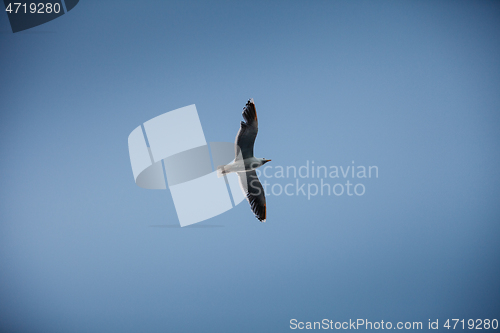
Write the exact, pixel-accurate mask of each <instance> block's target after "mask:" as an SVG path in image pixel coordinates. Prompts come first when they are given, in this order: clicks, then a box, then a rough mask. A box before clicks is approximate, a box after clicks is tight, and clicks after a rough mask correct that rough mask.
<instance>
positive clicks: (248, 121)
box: [235, 98, 259, 159]
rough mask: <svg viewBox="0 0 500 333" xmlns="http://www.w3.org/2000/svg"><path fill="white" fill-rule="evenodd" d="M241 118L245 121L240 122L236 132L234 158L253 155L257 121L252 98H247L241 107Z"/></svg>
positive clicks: (257, 127) (244, 157)
mask: <svg viewBox="0 0 500 333" xmlns="http://www.w3.org/2000/svg"><path fill="white" fill-rule="evenodd" d="M243 118H244V119H245V121H242V122H241V125H240V130H239V131H238V134H236V142H235V159H238V158H243V159H246V158H250V157H253V145H254V143H255V138H256V137H257V132H258V131H259V122H258V121H257V111H256V110H255V103H254V102H253V99H252V98H251V99H249V100H248V102H247V104H246V105H245V107H244V108H243ZM240 152H241V155H240Z"/></svg>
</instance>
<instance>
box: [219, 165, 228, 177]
mask: <svg viewBox="0 0 500 333" xmlns="http://www.w3.org/2000/svg"><path fill="white" fill-rule="evenodd" d="M224 167H225V165H219V166H218V167H217V177H218V178H220V177H222V176H223V175H225V174H226V173H228V172H227V171H226V169H224Z"/></svg>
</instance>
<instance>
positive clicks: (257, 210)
mask: <svg viewBox="0 0 500 333" xmlns="http://www.w3.org/2000/svg"><path fill="white" fill-rule="evenodd" d="M238 178H239V180H240V186H241V188H242V189H243V191H244V192H245V194H246V196H247V200H248V202H249V203H250V207H251V208H252V211H253V213H254V214H255V217H256V218H257V219H258V220H259V221H261V222H266V195H265V193H264V189H263V188H262V184H261V183H260V181H259V178H258V177H257V173H256V172H255V170H252V171H247V172H238Z"/></svg>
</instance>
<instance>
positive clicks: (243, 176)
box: [217, 98, 271, 222]
mask: <svg viewBox="0 0 500 333" xmlns="http://www.w3.org/2000/svg"><path fill="white" fill-rule="evenodd" d="M243 119H245V121H242V122H241V125H240V130H239V131H238V134H236V140H235V158H234V161H233V162H232V163H230V164H227V165H221V166H219V167H217V175H218V176H219V177H222V176H223V175H225V174H227V173H231V172H236V173H237V175H238V178H239V181H240V186H241V188H242V190H243V191H244V192H245V194H246V197H247V200H248V203H249V204H250V207H251V208H252V212H253V213H254V214H255V217H256V218H257V219H258V220H259V221H261V222H266V196H265V194H264V189H263V188H262V184H261V183H260V181H259V178H258V177H257V173H256V172H255V169H257V168H258V167H261V166H263V165H264V164H266V163H267V162H269V161H271V160H267V159H265V158H257V157H254V156H253V146H254V143H255V138H256V137H257V132H258V131H259V123H258V121H257V111H256V110H255V103H254V102H253V99H252V98H251V99H249V100H248V102H247V104H246V105H245V107H244V108H243Z"/></svg>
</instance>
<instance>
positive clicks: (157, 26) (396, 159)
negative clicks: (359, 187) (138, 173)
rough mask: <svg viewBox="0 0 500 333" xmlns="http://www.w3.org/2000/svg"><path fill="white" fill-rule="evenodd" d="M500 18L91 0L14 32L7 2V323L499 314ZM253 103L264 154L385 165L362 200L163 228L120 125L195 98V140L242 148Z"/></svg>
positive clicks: (451, 7)
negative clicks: (237, 141)
mask: <svg viewBox="0 0 500 333" xmlns="http://www.w3.org/2000/svg"><path fill="white" fill-rule="evenodd" d="M499 17H500V5H499V3H498V2H494V1H475V2H471V1H469V2H468V1H432V2H431V1H378V2H376V1H314V2H312V1H309V2H305V1H303V2H301V1H269V2H265V1H257V2H252V3H250V2H229V1H225V2H224V1H221V2H213V1H207V2H196V1H178V2H170V1H142V2H136V1H111V0H107V1H91V0H82V1H80V3H79V4H78V5H77V6H76V7H75V8H74V9H73V10H71V11H70V12H69V13H67V14H65V15H63V16H61V17H60V18H58V19H56V20H53V21H51V22H48V23H46V24H44V25H41V26H38V27H35V28H33V29H30V30H27V31H24V32H19V33H16V34H13V33H12V32H11V30H10V26H9V22H8V19H7V15H6V14H0V32H1V33H0V45H1V52H0V60H1V64H2V66H1V67H0V85H1V90H0V112H1V113H0V117H1V121H0V152H1V154H2V158H1V159H0V170H1V171H2V172H1V182H2V186H1V187H0V196H1V200H0V327H1V328H2V329H1V330H2V331H6V332H89V331H96V332H138V331H141V332H181V331H183V332H201V331H202V332H284V331H290V324H289V322H290V319H293V318H295V319H297V320H298V321H320V320H322V319H324V318H328V319H331V320H333V321H334V322H335V321H341V322H342V321H348V320H349V319H352V320H355V319H357V318H365V319H368V320H371V321H380V320H384V321H392V322H394V323H396V322H398V321H403V322H405V321H412V322H413V321H422V322H423V323H424V327H426V326H425V325H426V324H427V322H428V319H431V320H433V321H434V320H436V319H439V320H440V325H442V324H443V323H444V321H445V320H446V319H447V318H460V319H462V318H464V319H466V320H467V319H469V318H472V319H476V318H483V319H484V318H490V319H493V318H495V316H497V317H496V318H497V319H500V318H498V314H499V311H498V310H499V309H500V301H499V300H500V297H499V296H500V283H499V281H500V269H499V267H500V265H499V253H500V245H499V243H498V237H499V235H500V226H499V221H500V211H499V208H498V202H499V199H500V190H499V185H500V177H499V176H498V171H497V169H498V165H499V164H500V158H499V154H498V151H499V143H500V142H499V124H500V112H499V110H500V97H499V96H500V95H499V94H498V87H499V86H500V61H499V59H500V29H499V28H500V27H499V24H500V21H499ZM251 97H253V98H254V100H255V103H256V105H257V111H258V114H259V126H260V129H259V135H258V138H257V141H256V146H255V152H256V155H258V156H261V157H266V158H270V159H272V162H271V165H274V166H277V165H282V166H287V165H296V166H301V165H304V164H305V163H306V161H314V162H315V164H316V165H326V166H331V165H337V166H348V165H351V164H352V161H355V164H356V165H366V166H368V165H376V166H378V169H379V177H378V178H375V179H373V178H372V179H369V180H366V181H364V182H363V183H364V184H365V186H366V193H365V194H364V195H363V196H353V197H349V196H339V197H336V196H316V197H314V198H311V200H307V198H306V197H304V196H283V195H282V196H269V197H268V222H266V223H265V224H261V223H259V222H258V221H257V220H256V219H255V218H254V217H253V215H252V213H251V211H250V209H249V207H248V205H247V203H245V202H243V203H241V204H240V205H238V206H237V207H236V208H234V209H232V210H230V211H228V212H226V213H224V214H222V215H219V216H217V217H214V218H212V219H210V220H208V221H205V222H203V223H201V224H199V226H198V227H188V228H174V227H165V226H173V225H176V224H178V220H177V216H176V212H175V208H174V205H173V202H172V198H171V196H170V193H169V191H154V190H144V189H141V188H139V187H137V186H136V185H135V183H134V180H133V175H132V170H131V167H130V160H129V156H128V148H127V137H128V135H129V133H130V132H131V131H132V130H133V129H134V128H136V127H137V126H138V125H140V124H141V123H143V122H145V121H147V120H149V119H151V118H153V117H156V116H158V115H160V114H162V113H165V112H167V111H170V110H174V109H177V108H180V107H183V106H186V105H190V104H196V106H197V109H198V113H199V116H200V120H201V123H202V125H203V129H204V133H205V137H206V139H207V141H209V142H217V141H229V142H232V141H233V140H234V137H235V135H236V132H237V130H238V126H239V121H240V120H241V109H242V107H243V106H244V104H245V102H246V100H247V99H248V98H251ZM273 181H275V182H276V183H280V184H282V185H285V184H286V183H287V182H288V180H286V179H280V180H276V179H274V180H273ZM335 182H337V181H335ZM441 329H442V327H441Z"/></svg>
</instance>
